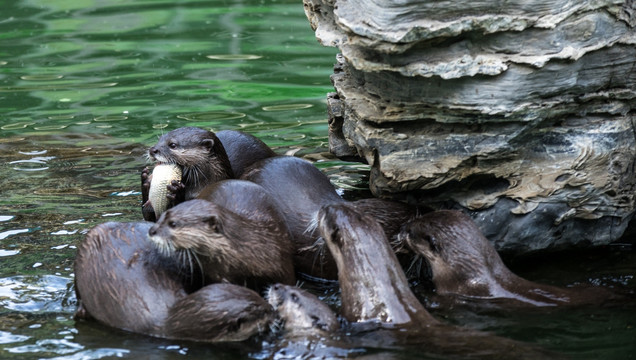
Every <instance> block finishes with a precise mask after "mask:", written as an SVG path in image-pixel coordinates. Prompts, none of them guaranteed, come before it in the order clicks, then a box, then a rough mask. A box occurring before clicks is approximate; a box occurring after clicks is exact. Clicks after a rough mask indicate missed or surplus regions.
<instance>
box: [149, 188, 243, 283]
mask: <svg viewBox="0 0 636 360" xmlns="http://www.w3.org/2000/svg"><path fill="white" fill-rule="evenodd" d="M228 214H230V212H229V211H227V210H225V209H224V208H222V207H220V206H217V205H215V204H213V203H211V202H209V201H205V200H198V199H197V200H190V201H186V202H183V203H181V204H179V205H177V206H175V207H173V208H171V209H169V210H167V211H166V212H164V213H163V214H161V217H160V218H159V220H157V223H156V224H155V225H153V226H152V227H151V228H150V230H148V235H149V238H150V241H152V242H153V244H154V245H155V246H156V247H157V249H158V250H159V252H160V253H162V254H163V255H164V256H166V257H174V258H177V259H178V260H179V261H180V262H182V263H183V265H184V266H186V267H189V268H190V270H192V271H194V269H195V267H196V266H197V265H198V268H200V270H202V271H203V272H205V273H206V275H208V276H209V275H210V274H211V273H215V274H219V276H222V275H221V274H229V273H231V270H230V267H232V266H236V265H242V264H237V260H236V259H240V257H241V249H240V248H237V242H234V241H232V240H231V238H229V237H228V235H227V233H226V229H227V227H226V225H225V222H227V221H228V219H227V217H228ZM238 245H240V244H238Z"/></svg>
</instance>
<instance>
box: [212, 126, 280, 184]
mask: <svg viewBox="0 0 636 360" xmlns="http://www.w3.org/2000/svg"><path fill="white" fill-rule="evenodd" d="M216 136H217V137H218V138H219V140H221V143H222V144H223V147H224V148H225V152H226V153H227V157H228V159H229V160H230V165H231V166H232V172H233V173H234V177H235V178H240V177H241V175H243V172H244V171H245V169H247V168H248V167H249V166H251V165H252V164H254V163H256V162H258V161H261V160H263V159H266V158H270V157H274V156H276V155H277V154H276V153H275V152H274V150H272V149H271V148H270V147H269V146H267V144H265V143H264V142H263V141H262V140H261V139H259V138H257V137H256V136H254V135H250V134H247V133H244V132H242V131H236V130H222V131H219V132H217V133H216Z"/></svg>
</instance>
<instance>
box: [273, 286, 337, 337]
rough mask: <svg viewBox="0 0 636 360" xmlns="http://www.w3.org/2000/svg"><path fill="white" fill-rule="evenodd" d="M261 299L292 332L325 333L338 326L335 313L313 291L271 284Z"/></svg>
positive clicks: (288, 330)
mask: <svg viewBox="0 0 636 360" xmlns="http://www.w3.org/2000/svg"><path fill="white" fill-rule="evenodd" d="M265 298H266V299H267V301H268V302H269V304H270V305H272V307H273V308H274V310H276V312H277V313H278V317H279V318H280V319H281V320H282V322H283V328H284V329H285V330H286V331H287V332H289V333H293V335H296V336H298V335H308V336H316V335H319V336H320V335H323V336H326V335H329V334H332V333H334V332H335V331H336V330H338V329H339V328H340V323H339V322H338V318H337V317H336V314H334V313H333V311H331V309H330V308H329V307H328V306H327V305H326V304H325V303H323V302H322V301H320V299H318V298H317V297H316V296H315V295H314V294H312V293H310V292H308V291H305V290H303V289H300V288H298V287H295V286H290V285H285V284H274V285H272V286H270V287H269V289H268V290H267V293H266V296H265Z"/></svg>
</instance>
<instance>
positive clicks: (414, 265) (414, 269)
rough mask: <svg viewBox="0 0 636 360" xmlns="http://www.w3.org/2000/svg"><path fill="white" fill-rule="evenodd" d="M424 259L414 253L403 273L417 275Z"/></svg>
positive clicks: (410, 275)
mask: <svg viewBox="0 0 636 360" xmlns="http://www.w3.org/2000/svg"><path fill="white" fill-rule="evenodd" d="M423 261H424V259H423V258H422V256H421V255H416V256H414V257H413V259H412V260H411V263H410V264H409V267H408V268H407V269H406V271H405V273H406V275H407V276H408V277H419V274H420V271H421V270H422V263H423Z"/></svg>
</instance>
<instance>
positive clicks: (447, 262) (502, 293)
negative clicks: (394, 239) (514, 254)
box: [399, 210, 620, 306]
mask: <svg viewBox="0 0 636 360" xmlns="http://www.w3.org/2000/svg"><path fill="white" fill-rule="evenodd" d="M399 238H400V240H401V241H403V242H405V243H406V245H407V246H408V247H409V248H410V249H412V250H413V251H414V252H415V253H416V254H418V255H420V256H422V257H424V259H426V261H427V263H428V264H429V265H430V268H431V271H432V280H433V283H434V286H435V291H436V293H437V294H438V295H446V296H456V297H461V298H462V299H470V298H472V299H475V300H478V301H487V300H491V301H492V300H498V301H497V304H498V305H506V304H509V305H516V306H520V305H530V306H556V305H579V304H585V303H588V304H601V303H603V302H604V301H611V300H617V299H619V298H620V296H619V295H617V294H612V293H610V292H609V291H607V289H603V288H598V287H581V288H567V289H566V288H559V287H556V286H549V285H542V284H537V283H534V282H531V281H528V280H525V279H523V278H521V277H519V276H517V275H515V274H513V273H512V272H511V271H510V270H509V269H508V268H507V267H506V265H504V263H503V261H502V260H501V257H499V254H498V253H497V251H495V248H494V247H493V245H492V244H491V243H490V242H489V241H488V240H487V239H486V238H485V237H484V236H483V234H482V233H481V231H480V230H479V228H478V227H477V225H476V224H475V223H474V221H473V220H472V219H471V218H470V217H469V216H468V215H466V214H464V213H462V212H460V211H454V210H440V211H434V212H431V213H428V214H425V215H422V216H421V217H419V218H417V219H415V220H412V221H411V222H409V223H407V224H405V225H404V227H403V229H402V231H401V232H400V235H399ZM502 300H508V303H505V302H502Z"/></svg>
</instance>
